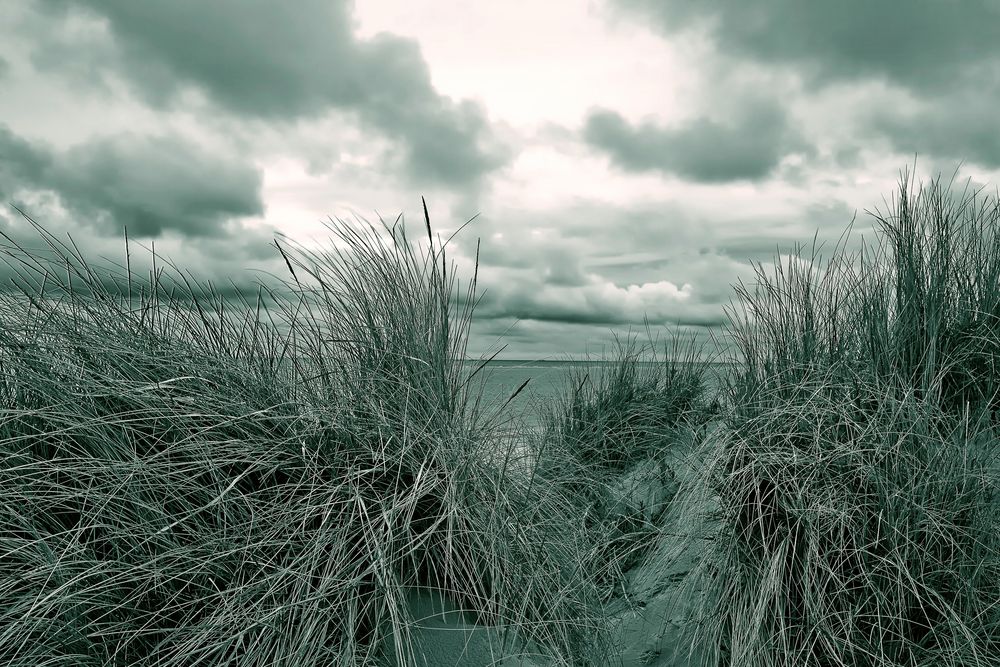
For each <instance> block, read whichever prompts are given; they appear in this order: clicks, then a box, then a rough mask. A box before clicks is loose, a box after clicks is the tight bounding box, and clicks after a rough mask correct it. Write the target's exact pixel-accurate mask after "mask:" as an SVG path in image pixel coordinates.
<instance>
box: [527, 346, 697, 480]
mask: <svg viewBox="0 0 1000 667" xmlns="http://www.w3.org/2000/svg"><path fill="white" fill-rule="evenodd" d="M700 352H701V349H700V348H699V347H698V345H697V344H696V342H695V341H691V342H689V343H686V344H685V343H682V342H681V338H680V336H679V335H675V336H674V338H673V340H672V343H671V344H670V345H669V346H668V345H666V344H665V345H664V349H663V353H662V357H660V354H659V352H658V350H657V344H656V342H655V341H653V340H650V342H649V343H648V344H646V345H640V344H639V343H638V339H637V338H635V337H633V336H630V337H628V338H627V339H626V340H624V341H623V340H621V339H616V347H615V353H614V356H613V357H612V358H611V359H610V360H604V362H603V363H601V364H585V365H583V366H581V367H577V368H573V369H572V370H571V371H570V373H569V374H568V377H567V380H566V390H565V391H564V392H563V395H562V396H561V397H560V399H558V400H557V401H555V405H554V407H553V408H552V409H551V410H550V411H549V413H548V414H547V415H546V416H545V417H544V419H543V424H544V428H545V430H546V431H547V433H548V435H547V439H548V440H550V441H551V440H554V441H556V442H558V446H560V447H561V448H562V449H564V450H566V451H567V452H568V453H569V454H570V455H571V456H573V457H574V458H575V459H576V460H578V461H579V462H580V463H581V464H582V465H583V466H585V467H588V468H595V469H597V470H600V471H601V472H605V473H606V472H622V471H624V470H625V469H627V468H628V467H629V466H630V465H633V464H635V463H637V462H639V461H642V460H644V459H647V458H649V456H650V454H651V453H653V452H654V451H656V450H657V448H659V447H662V446H663V443H664V439H665V438H666V437H668V436H669V434H670V432H671V430H672V429H673V428H675V427H676V426H678V425H679V424H682V423H690V422H692V421H700V420H701V421H703V420H704V419H705V418H706V417H707V415H708V413H709V410H708V407H707V405H706V400H705V399H706V394H707V391H708V389H707V383H706V373H707V371H706V370H705V366H704V364H702V363H701V358H700V356H701V355H700Z"/></svg>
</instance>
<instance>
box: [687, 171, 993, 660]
mask: <svg viewBox="0 0 1000 667" xmlns="http://www.w3.org/2000/svg"><path fill="white" fill-rule="evenodd" d="M895 206H896V210H895V213H894V214H893V215H881V214H876V215H875V217H876V222H877V223H878V224H877V231H878V232H879V241H880V242H879V243H878V244H877V245H876V246H874V247H871V246H866V247H865V248H863V249H862V250H861V251H860V252H859V253H857V254H856V255H853V256H850V255H848V254H847V253H846V251H845V250H844V247H843V246H841V245H838V247H837V249H836V250H835V252H834V255H833V258H832V259H831V260H830V261H829V262H827V263H826V264H822V263H821V259H820V258H819V257H818V254H817V252H816V250H815V247H814V250H813V253H812V255H811V256H805V257H804V256H803V254H802V252H801V250H798V251H797V252H796V253H795V254H794V255H793V256H792V257H791V258H790V259H789V261H788V263H787V266H784V267H782V266H780V265H777V266H776V268H775V271H774V273H773V275H768V274H767V273H766V272H765V271H764V270H763V268H762V267H759V268H758V273H757V283H756V285H755V286H754V287H753V288H752V289H750V288H748V287H746V286H743V285H741V286H740V287H739V288H738V289H737V295H738V307H739V308H738V307H737V306H734V308H732V309H731V311H730V332H731V333H732V334H733V339H734V341H735V345H736V350H737V353H738V357H737V358H736V359H735V360H734V369H733V371H732V372H731V374H730V376H729V378H728V380H727V389H726V393H727V396H726V399H727V400H726V403H727V409H726V414H725V426H726V428H725V429H724V430H722V431H721V432H720V435H719V436H718V438H719V441H718V442H714V443H712V447H711V448H706V449H705V456H706V457H710V458H708V459H707V463H706V465H705V466H704V468H703V480H702V482H703V483H704V484H705V485H707V486H709V487H711V488H712V489H714V490H715V492H716V493H717V495H718V497H719V498H720V500H721V505H720V507H721V509H720V516H719V521H720V530H719V533H718V536H717V537H716V538H715V540H714V541H712V542H711V543H710V546H709V552H708V553H707V554H706V557H705V558H704V559H703V560H702V563H701V574H703V575H704V580H707V582H708V583H709V586H710V589H711V591H712V594H711V595H709V596H708V597H706V598H705V602H704V603H703V604H702V608H701V612H702V613H701V623H700V624H699V625H698V626H697V628H695V629H694V635H695V638H696V639H700V640H702V641H704V642H705V643H706V644H707V645H709V646H712V647H713V648H714V651H713V654H714V655H713V660H721V662H722V664H738V665H823V666H827V665H860V664H864V665H996V664H997V656H998V655H1000V607H998V606H997V600H1000V583H998V582H1000V521H998V518H997V517H998V514H997V508H998V504H1000V480H998V476H997V475H998V467H997V464H996V462H997V458H998V455H1000V439H998V434H997V423H996V420H995V417H996V405H997V382H998V380H1000V376H998V374H997V372H996V369H997V365H996V361H997V358H998V352H1000V338H998V335H997V333H996V332H997V330H998V329H997V328H996V324H995V318H996V317H997V315H998V314H1000V310H998V309H997V300H996V299H997V294H1000V271H998V270H997V267H998V262H997V257H998V254H1000V250H998V246H997V243H996V239H997V236H996V231H997V222H998V210H997V208H996V206H995V205H989V206H985V207H977V206H976V200H975V196H973V197H971V198H964V199H962V200H961V201H956V200H955V199H954V198H953V197H952V195H951V194H950V193H949V192H947V191H946V190H945V189H943V188H942V187H941V185H940V183H939V182H934V183H932V184H931V186H930V187H928V188H927V189H924V190H921V191H920V192H919V193H917V194H916V195H914V194H912V193H911V192H910V190H909V182H908V178H907V177H906V176H905V175H904V177H903V179H902V185H901V188H900V198H899V200H898V201H897V202H895ZM713 664H714V663H713Z"/></svg>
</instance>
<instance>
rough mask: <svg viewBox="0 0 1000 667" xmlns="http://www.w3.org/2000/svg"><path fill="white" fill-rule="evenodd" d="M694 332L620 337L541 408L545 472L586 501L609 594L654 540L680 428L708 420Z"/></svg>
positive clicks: (672, 483) (598, 568)
mask: <svg viewBox="0 0 1000 667" xmlns="http://www.w3.org/2000/svg"><path fill="white" fill-rule="evenodd" d="M701 351H702V349H701V348H700V347H699V346H698V344H697V342H696V341H693V340H692V341H690V342H688V343H683V342H682V340H681V338H680V336H679V335H675V336H674V337H673V339H672V341H671V342H670V343H669V344H665V345H664V346H663V349H662V356H660V355H661V352H660V350H659V349H658V345H657V343H656V341H655V340H653V338H652V337H651V336H650V337H649V342H648V343H647V344H645V345H640V344H639V342H638V339H637V338H636V337H633V336H630V337H628V338H627V339H624V340H622V339H616V348H615V351H614V356H613V357H612V359H611V360H610V361H609V360H605V361H604V363H599V364H584V365H581V366H577V367H573V368H572V369H571V370H570V372H569V373H568V375H567V378H566V381H565V383H566V384H565V390H564V393H563V394H562V396H561V397H560V398H558V399H556V400H555V401H553V402H552V403H551V404H550V405H549V406H547V407H548V410H547V412H544V413H543V415H542V419H541V421H542V432H541V435H540V440H541V444H540V445H539V446H538V447H537V448H536V449H537V450H538V452H539V454H538V461H539V464H538V474H539V475H540V476H541V477H542V478H543V479H544V480H545V481H546V483H548V484H552V485H554V486H555V487H557V488H558V489H559V490H560V492H561V493H563V494H564V495H565V496H566V497H567V499H568V500H569V501H570V502H572V503H573V504H574V505H576V506H577V507H579V508H580V510H581V512H582V514H583V526H584V527H585V528H586V530H587V531H589V533H590V535H591V537H590V540H589V542H590V545H591V548H590V549H589V550H588V555H587V563H588V565H587V567H588V569H589V570H590V571H591V572H592V573H593V574H594V576H595V577H596V579H597V581H598V582H599V584H600V586H601V591H602V594H603V598H604V599H605V600H611V599H613V598H616V597H620V596H621V595H623V594H624V592H625V589H624V587H623V582H624V578H625V574H626V572H627V571H628V570H629V569H630V568H632V567H634V566H636V565H637V564H639V563H640V562H641V561H642V559H643V558H644V557H645V556H646V555H647V554H648V553H649V550H650V549H651V548H652V546H653V545H654V544H655V542H656V539H657V537H658V535H659V532H660V530H661V526H660V524H659V520H660V518H661V516H662V515H663V514H664V512H665V510H666V508H667V506H668V504H669V503H670V501H671V500H672V498H673V496H674V494H675V493H676V490H677V480H676V479H675V477H674V475H673V472H672V471H671V470H670V468H669V467H667V465H666V464H665V461H666V457H667V453H668V452H669V450H671V449H672V448H674V447H675V446H676V443H677V440H678V438H680V437H683V435H682V434H681V431H683V429H684V428H690V427H691V426H692V425H695V424H699V423H701V422H704V421H705V420H706V419H708V417H709V415H710V412H711V410H710V408H709V406H708V401H707V400H706V399H707V394H708V380H707V373H708V372H709V371H708V370H707V369H706V366H705V365H704V364H703V363H701Z"/></svg>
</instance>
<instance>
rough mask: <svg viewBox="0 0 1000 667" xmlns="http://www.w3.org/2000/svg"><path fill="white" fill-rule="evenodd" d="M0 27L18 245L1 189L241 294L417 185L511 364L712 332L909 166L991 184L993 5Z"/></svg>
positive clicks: (56, 1)
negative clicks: (299, 246) (285, 246)
mask: <svg viewBox="0 0 1000 667" xmlns="http://www.w3.org/2000/svg"><path fill="white" fill-rule="evenodd" d="M0 23H2V24H3V25H5V26H9V29H8V31H6V32H7V34H8V35H9V37H10V38H9V39H5V40H4V41H3V43H2V44H0V86H2V89H3V91H4V94H3V95H2V96H0V198H2V199H3V201H4V203H5V206H4V207H2V210H0V226H2V228H3V230H4V231H5V232H6V233H8V234H11V235H12V236H15V237H19V238H20V237H23V238H29V237H30V235H31V234H30V230H29V228H28V226H27V225H26V223H25V222H24V221H23V220H21V219H20V217H19V216H18V215H17V214H16V213H15V212H14V211H13V209H12V208H10V207H8V206H6V203H7V202H16V203H17V204H18V205H19V206H21V207H23V208H24V209H26V210H27V211H28V212H30V214H31V215H32V217H33V218H34V219H36V220H38V221H39V222H40V223H41V224H42V225H43V226H45V227H46V228H47V229H48V230H49V231H51V232H53V233H55V234H56V235H57V236H58V235H64V234H65V233H66V232H69V233H70V234H71V235H72V236H73V238H74V240H75V241H76V242H77V243H78V245H79V246H80V247H81V250H82V251H83V252H84V254H85V255H87V256H92V257H93V256H107V257H120V256H121V255H122V254H123V248H122V232H123V230H124V229H126V228H127V229H128V233H129V237H130V238H134V239H137V240H138V241H140V242H150V241H155V243H156V248H157V252H158V253H160V254H164V255H167V256H170V257H172V258H173V259H174V260H175V261H177V263H178V264H179V265H181V266H182V268H184V269H190V270H191V271H192V273H194V274H195V275H198V276H202V277H205V278H207V279H211V280H213V282H215V283H217V284H222V283H226V282H228V281H229V280H232V281H233V283H234V284H235V285H236V286H237V287H238V288H248V289H249V288H252V285H253V283H254V281H255V280H256V279H257V276H259V275H264V274H266V273H267V272H270V273H274V274H278V275H283V270H282V263H281V261H280V258H279V257H277V256H276V253H275V252H274V251H273V247H271V245H270V244H271V240H272V238H273V237H274V234H275V233H276V232H282V233H285V234H287V235H289V236H291V237H293V238H296V239H298V240H300V241H303V242H304V243H306V244H308V243H309V242H310V239H316V240H317V242H319V241H323V240H324V236H325V231H326V230H325V228H324V227H323V225H322V224H321V223H322V221H323V220H325V219H326V218H327V217H328V216H335V217H342V218H347V219H351V217H352V216H355V215H356V216H358V217H363V218H366V219H372V220H373V219H376V216H379V215H381V216H382V217H384V218H385V219H386V220H389V221H391V220H393V219H395V218H396V216H397V215H398V214H400V213H403V214H404V215H407V214H408V217H409V218H410V219H411V220H412V221H413V222H419V212H420V209H419V202H420V196H421V195H423V196H425V197H426V199H427V201H428V205H429V207H430V211H431V218H432V222H433V223H434V224H435V226H436V228H437V230H438V231H439V232H440V233H441V235H442V236H443V237H447V236H448V235H449V234H450V233H451V232H453V231H454V230H456V229H458V228H459V227H460V226H461V225H462V224H463V223H464V222H465V221H467V220H469V219H470V218H472V217H474V216H476V219H475V221H474V222H472V223H471V224H470V225H469V226H468V227H467V228H466V229H464V230H463V231H462V233H461V234H459V235H458V236H457V237H456V238H455V239H454V241H453V242H452V252H451V256H452V257H453V258H454V259H455V260H456V262H457V264H458V268H459V270H460V272H462V273H465V274H466V275H468V274H469V273H470V272H471V268H472V262H473V257H474V252H475V245H476V240H477V239H481V240H482V251H481V256H480V285H481V286H482V287H483V288H484V289H485V290H486V294H485V297H484V299H483V302H482V307H481V309H480V311H479V321H478V324H477V326H476V328H475V330H474V332H475V334H474V340H473V341H472V345H471V349H472V351H474V352H476V353H479V352H484V351H486V350H488V349H490V348H493V347H495V346H496V345H497V344H501V343H502V344H506V345H507V349H506V351H505V355H504V356H506V357H508V358H539V357H550V356H558V355H563V354H571V355H580V354H583V353H585V352H588V351H589V352H594V351H598V350H599V348H600V346H601V344H602V343H605V342H607V341H608V340H609V338H610V336H611V335H612V334H613V333H614V332H621V331H624V330H627V329H632V330H640V329H642V328H643V327H644V324H645V323H647V322H648V323H649V324H650V325H652V326H653V327H654V328H660V327H663V326H667V327H669V328H672V329H676V330H680V331H682V332H684V333H686V334H691V335H697V334H704V333H707V332H709V331H718V329H719V327H720V326H721V325H722V324H723V322H724V306H726V305H727V304H728V303H729V299H730V297H731V295H732V290H731V289H730V286H731V284H732V283H734V282H736V281H738V280H740V279H746V278H748V277H749V276H751V275H752V264H753V263H754V262H763V263H765V264H767V263H768V262H771V261H773V258H774V256H775V255H776V253H781V254H786V253H788V252H789V251H790V249H791V248H792V246H793V245H794V244H795V243H808V242H809V241H811V239H812V238H813V235H814V234H818V236H819V238H820V240H822V241H826V242H828V243H829V244H833V243H835V242H836V241H837V239H838V238H839V237H840V234H841V233H842V231H843V230H844V228H845V227H846V226H847V224H848V223H850V222H851V220H852V219H854V218H855V216H856V213H857V216H856V221H855V225H854V230H855V235H856V236H860V235H861V234H863V233H869V232H870V229H871V220H870V219H869V217H868V216H866V215H865V214H864V213H863V211H864V210H865V209H870V210H875V209H876V208H880V209H881V210H885V208H886V204H885V200H886V199H887V198H888V197H891V195H892V193H893V191H894V190H895V189H896V183H897V181H898V177H899V171H900V169H902V168H904V167H906V166H907V165H912V164H913V163H914V156H917V159H916V167H917V176H918V177H919V178H924V179H926V178H931V177H935V176H937V175H938V174H941V175H942V176H943V178H944V179H948V178H950V177H951V175H952V174H953V173H954V174H957V176H958V181H959V186H961V185H962V184H963V182H964V181H965V180H966V179H968V180H970V181H971V182H972V184H973V186H978V185H980V184H987V183H988V184H995V183H997V182H998V180H997V175H998V173H1000V134H998V133H997V132H996V124H995V120H994V119H995V109H996V108H997V107H998V106H1000V43H998V42H997V40H995V39H993V38H992V30H993V28H994V26H995V25H997V24H998V23H1000V3H996V2H967V3H966V2H961V3H917V4H912V5H910V6H907V8H906V11H902V8H901V7H900V6H899V4H898V3H895V2H892V1H891V0H877V1H874V0H868V1H862V0H849V1H847V2H841V3H801V2H795V1H793V0H769V1H766V2H756V3H744V2H736V1H735V0H711V1H701V2H693V1H691V0H601V1H598V0H592V1H591V2H588V3H580V2H579V1H578V0H552V2H547V3H543V4H539V3H528V2H526V1H524V0H520V1H516V2H508V3H468V2H464V1H463V0H435V1H434V2H430V1H429V0H408V1H406V2H403V1H402V0H366V1H365V2H363V3H361V2H357V3H355V2H349V1H347V0H303V1H302V2H299V3H296V5H295V11H294V12H290V11H288V10H287V5H285V4H284V3H280V2H276V1H274V0H270V1H266V0H255V1H253V2H247V1H239V2H238V1H237V0H219V1H217V2H212V3H198V2H194V1H193V0H177V1H175V2H170V3H136V2H131V1H129V0H101V1H100V2H98V1H96V0H28V1H26V2H23V3H6V4H5V5H3V6H2V7H0ZM956 170H957V171H956ZM991 189H992V188H991ZM859 211H861V212H862V213H858V212H859ZM477 214H478V216H477ZM247 269H254V271H248V270H247ZM261 272H264V273H263V274H262V273H261ZM8 277H9V274H8V273H6V272H2V271H0V279H2V280H4V281H6V280H7V279H8ZM500 337H502V341H501V340H500Z"/></svg>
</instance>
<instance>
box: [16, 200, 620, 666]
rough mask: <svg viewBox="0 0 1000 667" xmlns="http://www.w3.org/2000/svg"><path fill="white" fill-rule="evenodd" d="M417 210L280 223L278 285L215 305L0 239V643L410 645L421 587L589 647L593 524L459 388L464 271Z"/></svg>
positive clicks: (343, 651) (320, 657)
mask: <svg viewBox="0 0 1000 667" xmlns="http://www.w3.org/2000/svg"><path fill="white" fill-rule="evenodd" d="M25 217H26V218H27V216H25ZM29 220H30V219H29ZM425 222H426V229H427V233H428V235H427V239H426V241H425V243H424V245H423V246H419V247H418V244H416V243H414V242H412V241H411V240H410V239H408V238H407V237H406V234H405V231H404V228H403V226H402V225H401V224H394V225H386V224H384V223H383V224H382V225H381V226H376V225H366V226H362V227H360V228H359V227H358V226H356V225H349V224H346V223H343V222H340V221H337V222H331V224H330V231H331V234H332V237H333V239H334V240H335V242H336V245H335V247H333V248H330V249H328V250H326V251H313V250H308V249H306V248H303V247H300V246H294V245H293V244H291V243H290V242H287V241H279V242H276V245H277V248H278V250H279V251H280V252H281V255H282V257H284V259H285V261H286V264H287V268H288V270H289V277H288V278H287V279H286V280H285V281H284V283H283V287H282V288H274V287H270V288H269V287H266V286H265V285H264V284H261V287H260V289H259V290H258V293H257V295H256V297H255V298H254V299H247V298H244V297H243V296H242V295H241V296H240V297H239V299H240V303H237V304H236V305H235V306H234V304H232V303H231V302H227V300H226V299H224V298H223V296H222V294H221V293H219V292H218V291H217V290H216V289H214V288H213V287H212V286H211V285H203V284H200V283H198V282H196V281H194V280H193V279H189V278H188V277H187V276H185V274H183V273H181V272H180V271H179V270H176V269H175V270H174V273H173V274H171V273H169V272H167V271H165V268H164V267H163V266H162V259H161V260H159V261H160V262H161V266H159V267H157V266H156V262H157V261H158V260H157V258H156V256H155V255H154V258H153V262H154V268H153V269H152V270H151V271H150V277H149V279H148V280H142V279H140V278H139V277H138V276H137V275H136V273H135V272H134V271H133V270H132V266H131V255H130V254H127V262H126V266H125V267H119V269H118V270H114V269H113V268H111V267H96V266H94V265H93V264H92V263H89V262H88V261H86V260H85V259H84V258H83V257H81V256H80V255H79V253H78V252H77V251H76V250H75V247H73V246H72V245H71V244H70V245H67V244H65V243H62V242H60V241H59V240H57V239H55V238H53V237H51V236H50V235H48V234H47V233H46V232H45V231H44V230H43V229H42V228H41V227H40V226H37V225H36V229H37V231H38V235H39V238H41V239H42V240H44V241H45V242H46V243H47V244H48V249H47V250H46V251H44V252H43V251H40V250H32V249H28V248H26V247H24V246H21V245H18V244H17V243H15V242H14V240H13V239H10V238H7V239H6V240H7V242H8V243H7V244H5V246H4V247H3V248H2V249H0V250H2V253H3V256H4V257H5V258H6V260H7V262H8V263H9V264H10V265H11V266H12V267H14V268H15V269H16V272H17V278H16V280H15V281H14V284H15V285H16V287H15V288H14V289H10V288H8V289H7V290H5V291H4V292H2V293H0V323H2V326H0V372H2V382H0V456H2V458H3V462H2V466H0V476H2V480H0V485H2V488H3V489H4V497H3V500H2V502H0V554H2V555H0V561H2V562H3V563H4V567H3V576H2V578H0V663H2V664H4V665H11V666H21V665H23V666H25V667H28V666H31V667H35V666H38V665H74V666H77V665H140V664H141V665H160V666H164V667H166V666H168V665H191V664H199V665H234V664H238V665H262V666H263V665H268V666H272V665H295V666H304V665H331V664H337V665H349V664H418V661H419V656H418V655H416V653H415V651H416V650H417V649H416V648H415V644H414V642H413V630H412V627H413V625H412V624H413V621H414V619H413V618H412V614H411V611H410V608H409V607H408V605H407V600H408V599H409V596H411V594H412V593H414V592H415V591H416V592H419V591H430V590H434V591H438V592H439V593H440V594H442V595H444V596H445V597H446V598H448V599H449V600H450V601H451V602H452V603H453V604H455V605H458V606H460V607H461V608H464V609H466V610H468V612H469V614H470V615H471V617H472V618H474V619H475V620H477V621H478V622H479V623H482V624H487V625H490V626H492V627H495V628H498V629H499V631H501V632H502V633H503V634H505V635H506V636H507V637H508V638H509V643H510V646H512V647H514V648H517V647H519V646H520V647H529V648H530V649H531V650H533V651H539V652H541V653H542V654H545V655H548V656H550V657H551V658H552V659H554V660H555V661H556V663H557V664H567V665H568V664H575V663H578V662H581V661H583V662H591V663H599V662H600V661H601V660H603V659H604V658H603V657H602V656H604V655H606V653H605V651H606V646H604V645H603V644H602V642H603V639H602V637H603V635H602V633H601V630H602V626H601V623H602V619H601V618H600V617H599V615H598V608H599V603H598V602H599V601H598V600H597V596H598V591H597V586H596V584H595V583H594V582H593V580H592V578H591V577H589V576H588V575H587V573H586V572H585V571H583V570H582V564H583V557H582V555H581V554H584V553H585V552H586V550H587V546H586V545H585V544H584V543H583V542H584V540H585V539H587V538H588V537H589V535H588V534H587V533H586V532H585V531H583V530H582V529H580V528H578V527H577V526H578V524H579V522H578V521H576V520H575V519H576V512H577V508H576V507H575V506H574V505H572V504H571V503H569V502H567V501H566V500H565V498H564V497H563V496H562V495H560V494H558V493H553V492H552V490H551V488H550V487H546V486H545V485H542V484H539V483H536V481H535V480H534V479H533V477H532V476H530V475H525V474H524V472H523V467H518V466H515V465H508V464H509V463H510V461H508V460H505V456H506V458H507V459H509V458H511V457H513V456H515V455H516V453H517V451H518V450H517V449H516V447H515V445H516V444H517V443H515V442H514V441H513V440H511V439H510V438H509V436H506V435H504V433H503V432H501V431H499V430H496V429H494V428H493V427H492V426H491V425H492V424H494V423H495V422H496V421H497V420H496V419H494V417H495V415H490V414H484V413H482V411H480V410H478V408H477V406H478V402H477V401H476V400H475V396H474V395H470V391H469V387H470V386H471V382H470V378H469V377H468V375H467V374H463V372H462V360H463V359H464V357H465V343H466V341H467V336H468V325H469V321H470V318H471V316H472V312H473V309H474V306H475V303H476V294H475V277H474V276H473V277H472V279H471V280H470V281H469V282H468V283H467V284H466V285H465V286H464V287H462V286H460V285H459V283H458V282H457V280H456V278H455V275H454V271H453V270H450V268H451V267H450V266H449V264H448V262H447V259H446V255H445V248H444V246H443V245H442V244H441V243H440V242H439V241H437V240H436V239H435V238H434V237H433V235H432V234H431V229H430V221H429V218H428V217H426V208H425ZM397 223H398V221H397ZM128 248H129V246H128V242H127V239H126V250H128ZM122 268H124V275H122V271H121V269H122ZM497 452H499V453H500V455H499V456H498V455H497ZM595 656H596V657H595Z"/></svg>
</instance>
